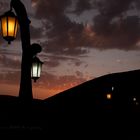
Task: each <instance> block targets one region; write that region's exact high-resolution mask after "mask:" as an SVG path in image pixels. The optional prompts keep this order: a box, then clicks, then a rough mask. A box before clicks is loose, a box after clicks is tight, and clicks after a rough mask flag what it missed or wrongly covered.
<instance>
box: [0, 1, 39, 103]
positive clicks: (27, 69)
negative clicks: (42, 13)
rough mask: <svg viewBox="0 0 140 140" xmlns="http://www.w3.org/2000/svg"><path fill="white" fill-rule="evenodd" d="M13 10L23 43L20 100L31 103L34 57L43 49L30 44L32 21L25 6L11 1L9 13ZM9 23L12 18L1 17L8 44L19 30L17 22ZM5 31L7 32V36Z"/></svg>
mask: <svg viewBox="0 0 140 140" xmlns="http://www.w3.org/2000/svg"><path fill="white" fill-rule="evenodd" d="M12 8H13V9H14V10H15V13H16V16H17V19H18V24H19V27H20V36H21V43H22V62H21V81H20V89H19V98H20V99H21V100H22V101H25V102H30V101H31V100H32V99H33V95H32V81H31V66H32V60H33V57H34V56H35V55H36V54H37V53H38V52H40V51H41V47H40V46H39V45H31V44H30V27H29V24H30V20H29V19H28V16H27V12H26V8H25V6H24V5H23V3H22V2H21V1H20V0H11V10H10V11H9V12H11V11H12ZM7 13H8V12H6V14H7ZM6 14H5V15H6ZM12 17H14V16H12ZM11 19H12V18H11ZM4 20H5V21H6V22H7V24H6V25H5V23H4ZM8 21H10V18H8V16H7V15H6V17H4V16H1V25H2V26H3V25H4V26H5V29H4V27H2V28H3V29H2V32H3V33H2V35H3V38H4V39H6V40H8V39H10V40H9V41H8V43H10V42H11V41H12V40H13V39H14V38H15V35H16V33H15V30H17V22H16V23H15V25H13V24H12V22H11V23H9V25H8ZM15 21H16V20H15ZM12 25H13V26H12ZM12 28H13V29H14V34H13V36H12V37H11V36H10V37H9V34H10V33H9V32H8V31H11V29H12ZM4 31H6V33H5V34H4ZM4 35H5V36H4ZM34 46H35V47H34ZM33 47H34V48H33ZM34 49H35V50H34Z"/></svg>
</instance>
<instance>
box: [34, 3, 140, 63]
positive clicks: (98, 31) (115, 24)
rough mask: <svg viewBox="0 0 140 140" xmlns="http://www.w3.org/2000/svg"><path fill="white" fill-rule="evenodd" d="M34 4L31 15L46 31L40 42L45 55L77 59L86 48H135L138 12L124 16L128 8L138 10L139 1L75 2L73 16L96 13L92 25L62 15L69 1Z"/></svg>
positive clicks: (86, 51) (137, 37) (137, 32)
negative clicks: (32, 14)
mask: <svg viewBox="0 0 140 140" xmlns="http://www.w3.org/2000/svg"><path fill="white" fill-rule="evenodd" d="M34 2H35V3H36V14H35V16H36V18H38V19H41V20H42V21H44V22H43V28H45V30H46V35H45V36H44V38H46V40H45V41H43V42H42V46H43V47H44V48H43V50H44V51H45V52H48V53H52V54H59V55H61V54H64V55H73V56H77V55H82V54H86V53H88V48H96V49H99V50H104V49H122V50H134V49H138V46H136V44H137V42H138V41H139V36H140V21H139V13H136V14H135V15H133V16H129V15H127V12H128V11H129V10H132V5H133V7H134V8H137V9H138V7H139V5H140V2H139V1H137V0H124V1H123V2H122V0H77V1H76V2H75V9H74V10H73V11H74V12H73V14H75V15H77V14H78V15H80V14H82V13H83V12H84V11H88V10H91V9H95V10H97V13H98V14H97V15H96V16H95V15H94V13H93V15H94V18H93V26H89V25H83V24H82V23H77V22H74V21H72V20H71V19H72V17H71V19H70V18H69V17H68V16H67V15H66V9H67V8H68V7H70V6H72V5H71V4H72V2H74V1H72V0H47V1H45V0H43V1H39V0H38V1H37V0H36V1H34ZM138 10H139V9H138ZM89 12H91V11H89ZM87 16H88V15H87ZM55 65H57V64H55Z"/></svg>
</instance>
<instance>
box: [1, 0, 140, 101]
mask: <svg viewBox="0 0 140 140" xmlns="http://www.w3.org/2000/svg"><path fill="white" fill-rule="evenodd" d="M21 1H22V2H23V4H24V5H25V7H26V9H27V12H28V17H29V19H30V20H31V24H30V31H31V44H32V43H38V44H40V45H41V46H42V52H41V53H39V54H38V57H39V58H40V60H41V61H42V62H43V63H44V64H43V66H42V72H41V77H40V79H39V80H37V82H36V83H34V82H33V96H34V98H38V99H46V98H48V97H51V96H53V95H55V94H58V93H60V92H62V91H65V90H67V89H69V88H72V87H74V86H77V85H79V84H81V83H84V82H86V81H88V80H91V79H94V78H96V77H100V76H102V75H106V74H110V73H116V72H124V71H130V70H136V69H140V63H139V60H140V2H139V1H135V0H132V1H125V2H121V1H117V0H76V1H75V0H47V1H46V0H21ZM9 4H10V2H9V0H0V14H1V15H2V14H3V13H4V12H6V11H7V10H9V6H10V5H9ZM118 9H119V10H118ZM19 34H20V30H19V31H18V36H17V38H16V40H15V41H13V42H12V43H11V44H10V45H8V44H7V42H6V41H5V40H3V38H2V36H0V95H12V96H18V92H19V85H20V68H21V54H22V52H21V51H22V48H21V39H20V35H19Z"/></svg>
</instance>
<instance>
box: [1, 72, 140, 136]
mask: <svg viewBox="0 0 140 140" xmlns="http://www.w3.org/2000/svg"><path fill="white" fill-rule="evenodd" d="M139 83H140V70H134V71H128V72H122V73H114V74H108V75H104V76H101V77H99V78H96V79H93V80H90V81H87V82H85V83H83V84H81V85H78V86H76V87H74V88H71V89H69V90H66V91H64V92H61V93H59V94H57V95H55V96H53V97H50V98H48V99H45V100H33V101H32V103H31V104H26V103H21V102H20V100H19V99H18V97H11V96H0V112H1V115H0V132H3V131H6V132H7V131H8V132H17V131H18V132H21V133H22V135H23V134H24V135H25V134H26V133H25V132H27V133H32V134H33V136H36V135H37V134H41V135H42V136H43V135H45V136H46V135H47V136H48V137H49V136H51V137H54V136H55V135H57V136H58V137H64V135H63V134H64V133H65V134H67V136H75V135H77V136H79V137H83V136H84V135H86V136H87V137H88V136H89V137H95V136H98V137H100V135H99V134H104V133H106V134H108V131H109V132H110V133H112V134H113V133H114V134H115V135H116V134H117V135H118V136H120V135H122V134H123V135H125V136H126V137H127V136H130V135H131V136H139V128H137V126H139V125H140V119H139V118H140V116H139V115H140V105H139V103H140V88H139ZM116 128H118V129H117V130H116ZM124 130H125V131H124ZM104 136H105V135H104Z"/></svg>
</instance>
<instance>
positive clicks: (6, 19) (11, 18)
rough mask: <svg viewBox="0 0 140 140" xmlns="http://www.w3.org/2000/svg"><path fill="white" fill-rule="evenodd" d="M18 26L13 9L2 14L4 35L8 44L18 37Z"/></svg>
mask: <svg viewBox="0 0 140 140" xmlns="http://www.w3.org/2000/svg"><path fill="white" fill-rule="evenodd" d="M17 28H18V19H17V17H16V16H15V14H14V13H13V12H12V11H11V10H10V11H8V12H6V13H5V14H4V15H3V16H1V29H2V36H3V38H4V39H5V40H6V41H8V44H10V43H11V41H13V40H14V39H15V38H16V34H17Z"/></svg>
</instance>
